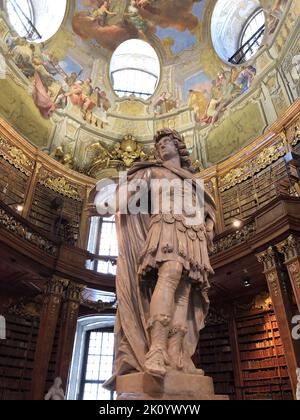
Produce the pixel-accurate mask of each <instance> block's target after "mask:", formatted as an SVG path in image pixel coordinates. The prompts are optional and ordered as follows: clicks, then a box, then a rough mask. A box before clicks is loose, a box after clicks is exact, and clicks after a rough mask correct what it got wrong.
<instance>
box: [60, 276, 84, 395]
mask: <svg viewBox="0 0 300 420" xmlns="http://www.w3.org/2000/svg"><path fill="white" fill-rule="evenodd" d="M84 288H85V286H83V285H81V284H76V283H70V284H69V285H68V288H67V289H66V291H65V296H64V302H63V306H62V315H61V320H60V331H59V342H58V356H57V363H56V377H60V378H61V379H62V382H63V388H64V389H66V386H67V381H68V375H69V369H70V365H71V361H72V354H73V346H74V341H75V334H76V327H77V319H78V314H79V308H80V303H81V295H82V292H83V290H84Z"/></svg>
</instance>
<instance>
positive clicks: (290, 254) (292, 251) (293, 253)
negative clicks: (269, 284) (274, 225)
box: [276, 235, 300, 262]
mask: <svg viewBox="0 0 300 420" xmlns="http://www.w3.org/2000/svg"><path fill="white" fill-rule="evenodd" d="M276 248H277V250H278V252H280V254H283V255H284V258H285V262H289V261H290V260H291V259H293V258H296V257H300V241H299V238H297V237H296V236H294V235H290V236H289V237H288V238H287V239H286V240H285V241H283V242H281V243H280V244H278V245H277V246H276Z"/></svg>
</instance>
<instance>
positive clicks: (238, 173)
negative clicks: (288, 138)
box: [220, 139, 286, 192]
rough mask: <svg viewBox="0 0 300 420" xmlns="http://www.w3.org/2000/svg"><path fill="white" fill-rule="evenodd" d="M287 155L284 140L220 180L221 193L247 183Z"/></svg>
mask: <svg viewBox="0 0 300 420" xmlns="http://www.w3.org/2000/svg"><path fill="white" fill-rule="evenodd" d="M285 153H286V150H285V143H284V140H283V139H282V140H281V141H280V142H279V143H278V144H275V145H273V146H270V147H268V148H266V149H264V150H263V151H262V152H261V153H260V154H259V155H258V156H256V157H255V158H253V159H252V160H250V161H249V162H248V163H247V164H245V165H244V166H242V167H241V168H236V169H232V170H231V171H230V172H229V173H228V174H227V175H225V176H224V177H223V178H221V179H220V191H221V192H224V191H226V190H229V189H230V188H232V187H234V186H235V185H237V184H240V183H242V182H243V181H246V180H247V179H248V178H250V177H251V176H252V175H254V174H256V173H258V172H260V171H262V170H263V169H265V168H266V167H268V166H269V165H271V164H272V163H273V162H275V161H276V160H278V159H279V158H280V157H282V156H284V155H285Z"/></svg>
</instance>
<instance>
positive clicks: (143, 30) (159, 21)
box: [72, 0, 206, 54]
mask: <svg viewBox="0 0 300 420" xmlns="http://www.w3.org/2000/svg"><path fill="white" fill-rule="evenodd" d="M205 4H206V0H186V1H182V0H121V1H120V0H110V1H105V0H77V1H76V11H75V14H74V16H73V20H72V27H73V30H74V32H75V33H76V34H77V35H79V36H80V37H81V38H82V39H84V40H94V41H96V42H97V43H98V44H99V45H100V46H101V47H103V48H105V49H108V50H110V51H113V50H114V49H115V48H117V46H118V45H119V44H121V43H122V42H124V41H126V40H128V39H131V38H141V39H144V40H148V41H149V40H150V39H152V38H153V36H156V37H157V38H158V39H160V40H161V41H164V40H165V39H168V40H170V42H171V45H172V51H173V53H174V54H177V53H180V52H182V51H183V50H184V49H186V48H191V47H193V46H194V45H195V44H196V42H197V30H198V28H199V24H200V21H201V18H202V12H203V9H204V7H205Z"/></svg>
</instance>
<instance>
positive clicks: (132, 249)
mask: <svg viewBox="0 0 300 420" xmlns="http://www.w3.org/2000/svg"><path fill="white" fill-rule="evenodd" d="M154 140H155V144H156V150H157V155H158V160H156V161H153V162H141V163H138V164H136V165H134V166H133V168H132V169H131V170H130V171H129V173H128V181H129V182H130V181H132V182H139V180H143V181H145V182H146V184H147V185H148V186H149V185H150V184H151V181H153V180H168V181H175V182H176V181H177V182H180V183H182V182H183V181H184V180H189V181H188V183H189V185H190V186H191V187H192V188H191V190H192V197H193V203H195V202H196V188H195V185H196V183H195V182H196V181H195V180H196V178H195V175H194V173H195V168H194V167H193V166H192V164H191V161H190V159H189V152H188V150H187V148H186V145H185V143H184V139H183V137H182V136H181V135H180V134H179V133H178V132H176V131H173V130H170V129H163V130H161V131H159V132H158V133H157V135H156V136H155V139H154ZM144 185H145V184H144ZM151 185H152V184H151ZM119 188H120V196H121V197H124V196H126V195H127V193H128V191H127V189H126V192H125V191H122V186H120V187H119ZM150 188H151V187H150ZM183 188H185V187H183ZM202 191H203V190H202ZM156 192H157V194H159V197H160V198H159V200H158V201H159V202H160V203H161V202H162V199H163V197H162V194H163V192H162V190H161V189H159V190H158V191H155V194H156ZM203 192H204V200H205V208H204V220H203V219H202V221H201V222H200V221H199V223H198V224H197V223H195V224H194V225H191V222H189V221H188V220H191V219H189V217H190V216H191V215H192V214H193V215H195V211H196V212H197V211H198V210H196V209H197V207H196V208H194V209H193V210H191V207H188V208H186V209H185V210H184V211H183V213H182V214H177V213H176V212H175V210H174V207H173V206H172V204H171V207H170V210H171V211H170V212H166V213H165V212H164V209H163V208H160V210H159V211H158V212H155V214H151V213H150V214H137V215H133V214H128V215H123V214H117V216H116V219H117V231H118V243H119V258H118V272H117V282H116V283H117V294H118V314H117V321H116V325H115V337H116V362H115V370H114V376H113V378H112V379H111V380H109V381H108V382H107V383H106V387H107V388H109V389H114V387H115V378H116V376H120V375H126V374H130V373H134V372H147V373H148V374H150V375H152V376H157V377H159V378H163V377H164V376H165V375H166V374H167V372H172V371H176V372H181V373H192V374H200V375H203V371H202V370H197V369H196V368H195V366H194V364H193V362H192V360H191V357H192V356H193V354H194V352H195V349H196V346H197V343H198V340H199V331H200V330H201V329H202V328H203V327H204V320H205V317H206V315H207V311H208V306H209V301H208V296H207V291H208V289H209V281H208V277H209V274H210V273H213V270H212V267H211V265H210V262H209V256H208V249H210V248H211V246H212V240H213V235H214V233H213V232H214V225H215V212H216V206H215V203H214V199H213V198H212V196H211V195H210V193H209V192H207V191H206V190H205V191H203ZM170 194H171V195H170V198H171V203H173V205H174V203H175V202H176V201H177V200H180V199H181V200H183V199H184V198H183V197H184V195H183V193H181V195H180V197H179V196H177V195H176V192H175V190H172V191H171V192H170ZM155 196H156V195H155ZM129 200H130V195H129ZM152 205H153V203H152ZM160 205H161V204H160ZM150 207H151V206H150Z"/></svg>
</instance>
